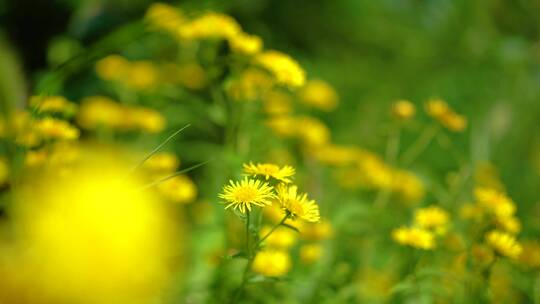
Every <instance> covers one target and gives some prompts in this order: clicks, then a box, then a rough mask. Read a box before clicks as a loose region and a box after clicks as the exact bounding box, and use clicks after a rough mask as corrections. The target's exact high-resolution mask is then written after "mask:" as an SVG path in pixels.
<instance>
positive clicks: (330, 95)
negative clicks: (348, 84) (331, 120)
mask: <svg viewBox="0 0 540 304" xmlns="http://www.w3.org/2000/svg"><path fill="white" fill-rule="evenodd" d="M299 96H300V101H302V102H303V103H304V104H306V105H309V106H312V107H315V108H317V109H320V110H323V111H327V112H328V111H332V110H334V109H335V108H336V107H337V104H338V102H339V96H338V94H337V92H336V91H335V90H334V88H333V87H332V86H331V85H329V84H328V83H327V82H325V81H323V80H319V79H314V80H310V81H308V82H307V83H306V85H305V86H304V87H303V88H302V89H301V90H300V92H299Z"/></svg>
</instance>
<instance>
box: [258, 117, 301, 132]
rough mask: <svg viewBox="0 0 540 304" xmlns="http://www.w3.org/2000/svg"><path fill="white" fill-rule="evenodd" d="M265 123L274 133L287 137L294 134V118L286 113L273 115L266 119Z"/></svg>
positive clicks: (295, 125)
mask: <svg viewBox="0 0 540 304" xmlns="http://www.w3.org/2000/svg"><path fill="white" fill-rule="evenodd" d="M266 125H267V126H268V128H270V130H272V132H274V133H275V134H276V135H278V136H281V137H285V138H289V137H293V136H295V135H296V130H297V129H296V127H297V124H296V120H295V119H294V117H291V116H288V115H279V116H273V117H271V118H270V119H268V120H267V121H266Z"/></svg>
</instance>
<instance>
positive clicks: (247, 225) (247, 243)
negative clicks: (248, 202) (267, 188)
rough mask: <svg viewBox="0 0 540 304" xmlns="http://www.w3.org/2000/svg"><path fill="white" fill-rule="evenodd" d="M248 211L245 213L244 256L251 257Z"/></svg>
mask: <svg viewBox="0 0 540 304" xmlns="http://www.w3.org/2000/svg"><path fill="white" fill-rule="evenodd" d="M249 218H250V216H249V210H247V211H246V254H247V256H248V257H251V248H249Z"/></svg>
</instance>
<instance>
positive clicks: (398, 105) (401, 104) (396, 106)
mask: <svg viewBox="0 0 540 304" xmlns="http://www.w3.org/2000/svg"><path fill="white" fill-rule="evenodd" d="M415 113H416V108H415V106H414V104H413V103H412V102H410V101H408V100H404V99H402V100H398V101H396V102H394V103H393V104H392V115H394V117H396V118H397V119H401V120H409V119H411V118H412V117H413V116H414V114H415Z"/></svg>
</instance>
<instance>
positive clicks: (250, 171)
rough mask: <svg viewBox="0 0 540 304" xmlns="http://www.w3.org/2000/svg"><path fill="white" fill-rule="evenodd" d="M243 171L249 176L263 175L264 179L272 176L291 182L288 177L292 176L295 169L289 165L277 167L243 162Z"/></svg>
mask: <svg viewBox="0 0 540 304" xmlns="http://www.w3.org/2000/svg"><path fill="white" fill-rule="evenodd" d="M244 173H245V174H247V175H251V176H257V175H259V176H263V177H264V178H265V179H266V180H268V179H270V177H272V178H274V179H276V180H278V181H281V182H284V183H291V182H292V181H291V179H290V177H292V176H294V174H295V173H296V171H295V170H294V168H293V167H291V166H283V167H279V166H278V165H274V164H254V163H252V162H250V163H249V164H244Z"/></svg>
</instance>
